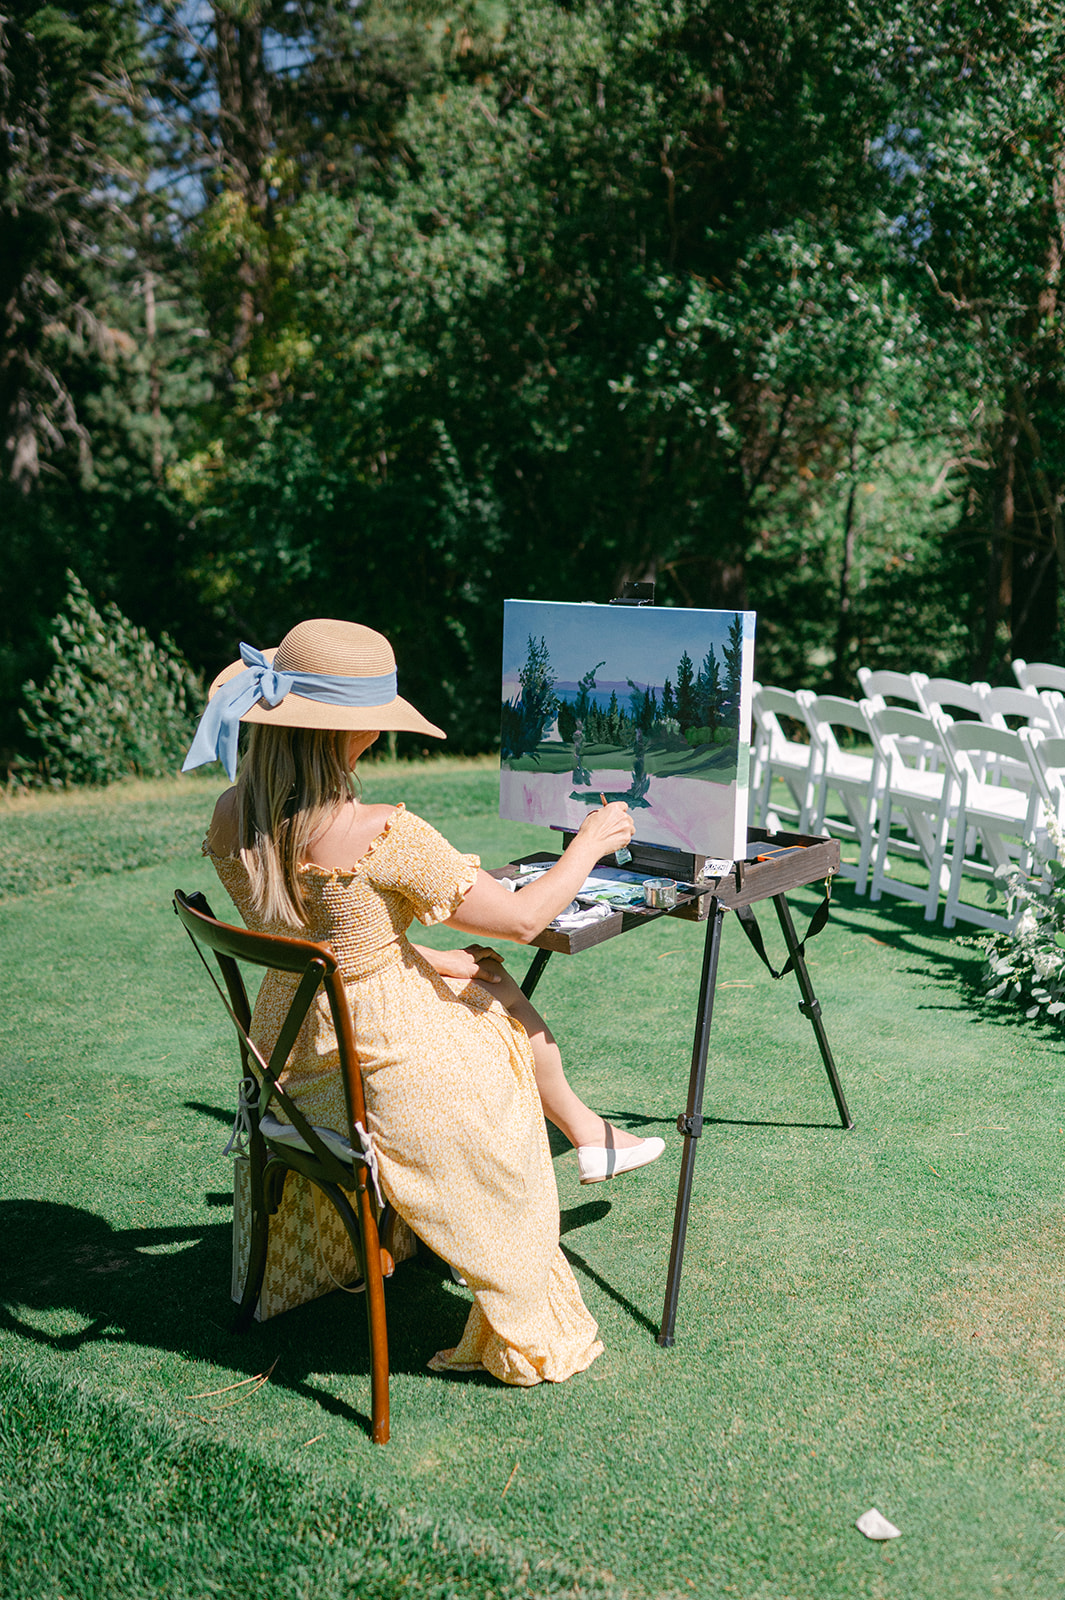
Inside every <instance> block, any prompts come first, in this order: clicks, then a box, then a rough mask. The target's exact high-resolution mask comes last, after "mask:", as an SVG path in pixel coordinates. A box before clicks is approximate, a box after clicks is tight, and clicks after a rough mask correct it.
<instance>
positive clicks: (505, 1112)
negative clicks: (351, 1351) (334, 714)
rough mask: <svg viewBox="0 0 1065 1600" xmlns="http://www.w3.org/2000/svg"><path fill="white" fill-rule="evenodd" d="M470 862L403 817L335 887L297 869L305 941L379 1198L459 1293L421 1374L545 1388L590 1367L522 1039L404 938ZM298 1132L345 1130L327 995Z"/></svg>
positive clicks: (263, 995) (284, 998) (263, 1043)
mask: <svg viewBox="0 0 1065 1600" xmlns="http://www.w3.org/2000/svg"><path fill="white" fill-rule="evenodd" d="M211 860H212V861H213V863H214V866H215V869H216V870H217V872H218V875H219V877H220V878H221V880H222V882H223V884H224V885H225V888H226V889H227V891H228V893H229V895H230V896H231V898H232V900H233V902H234V904H235V905H236V906H237V909H238V910H239V911H240V914H241V916H242V917H243V918H244V921H245V922H246V923H247V925H248V927H250V928H252V929H254V930H256V931H261V932H266V933H282V934H283V933H288V934H291V931H292V930H291V928H289V927H287V926H282V925H280V924H267V923H263V922H262V921H261V919H259V918H258V917H257V916H256V914H255V912H254V910H253V908H252V905H251V894H250V886H249V881H248V873H247V869H246V868H245V866H244V864H243V863H242V861H241V860H240V858H239V856H229V857H218V856H214V855H212V856H211ZM479 865H480V862H479V860H478V858H477V857H476V856H473V855H460V854H459V852H458V851H457V850H455V849H454V848H453V847H452V846H451V845H450V844H448V842H447V840H446V839H444V838H443V837H442V836H441V835H440V834H439V833H437V831H436V829H435V828H432V827H430V826H429V824H428V823H427V822H423V821H422V819H421V818H420V817H416V816H414V815H412V813H411V812H409V811H407V810H405V809H404V808H403V807H402V806H398V807H397V808H396V810H395V811H394V812H393V813H392V816H391V817H390V819H389V821H388V823H387V825H386V827H385V830H384V832H383V833H381V834H380V835H379V836H378V837H377V839H376V840H375V841H374V843H373V844H372V845H371V847H370V849H369V850H368V851H367V853H366V854H365V855H364V856H363V857H362V858H361V859H360V860H359V861H357V862H356V863H355V865H354V866H353V867H352V868H351V869H350V870H348V871H336V870H328V869H326V868H323V867H316V866H312V865H305V866H304V867H302V868H301V869H300V870H301V872H302V874H303V881H302V887H303V893H304V899H305V901H306V904H307V910H308V919H309V926H308V929H307V935H306V936H307V937H308V938H310V939H315V940H319V941H324V942H327V943H329V944H330V945H332V947H333V949H334V951H335V952H336V955H337V958H338V960H339V962H340V969H341V972H342V974H343V977H344V983H345V987H346V989H347V994H348V998H349V1000H350V1002H351V1008H352V1014H353V1016H354V1021H355V1038H356V1041H357V1045H358V1051H359V1061H360V1065H361V1067H362V1075H363V1080H364V1083H365V1091H366V1111H367V1120H368V1122H369V1125H370V1132H371V1134H372V1135H373V1138H374V1142H375V1144H376V1146H377V1153H378V1157H379V1161H380V1173H381V1182H382V1187H383V1189H384V1192H385V1194H386V1195H387V1197H388V1199H389V1200H390V1201H391V1202H392V1204H393V1205H394V1206H395V1208H396V1210H397V1211H398V1212H399V1214H400V1216H401V1217H403V1219H404V1220H405V1221H406V1222H407V1223H409V1225H410V1226H411V1227H412V1228H413V1230H414V1232H415V1233H416V1234H417V1235H418V1236H419V1238H421V1239H424V1240H425V1242H426V1244H428V1245H429V1246H430V1247H431V1248H432V1249H433V1250H435V1251H436V1252H437V1254H438V1255H440V1256H442V1257H443V1258H444V1260H445V1261H447V1262H449V1263H450V1264H451V1265H452V1266H453V1267H455V1268H456V1270H457V1271H458V1272H459V1273H460V1274H461V1276H462V1277H463V1278H465V1280H466V1282H467V1283H468V1285H469V1286H470V1288H471V1289H472V1291H473V1298H474V1304H473V1307H472V1309H471V1311H470V1315H469V1320H468V1321H467V1323H466V1328H465V1331H464V1332H463V1335H462V1339H461V1340H460V1342H459V1344H458V1345H457V1346H456V1348H455V1349H454V1350H442V1351H440V1352H439V1354H437V1355H435V1356H434V1357H433V1359H432V1360H431V1361H430V1363H429V1365H430V1366H431V1367H433V1368H434V1369H435V1370H437V1371H448V1370H450V1371H462V1372H467V1371H474V1370H476V1369H478V1368H481V1367H484V1368H486V1369H487V1370H488V1371H489V1372H492V1373H494V1374H495V1376H496V1377H497V1378H501V1379H502V1380H503V1382H504V1383H512V1384H524V1385H530V1384H535V1383H540V1382H542V1381H544V1380H547V1381H549V1382H553V1383H558V1382H561V1381H562V1379H564V1378H568V1377H571V1376H572V1374H573V1373H575V1372H582V1371H583V1370H584V1369H585V1367H587V1366H589V1365H590V1364H591V1362H592V1361H594V1360H595V1358H596V1356H597V1355H600V1354H601V1353H602V1349H603V1347H602V1345H601V1343H600V1342H599V1340H598V1339H597V1337H596V1334H597V1331H598V1330H597V1327H596V1324H595V1322H594V1321H593V1319H592V1317H591V1316H590V1315H589V1313H588V1311H587V1310H586V1308H585V1306H584V1303H583V1301H582V1300H581V1296H580V1291H579V1289H578V1288H577V1284H576V1282H575V1280H574V1278H573V1274H572V1272H571V1271H570V1268H569V1264H568V1263H567V1261H566V1259H565V1257H564V1256H563V1254H562V1252H561V1250H560V1249H559V1246H558V1233H559V1215H558V1191H557V1189H556V1187H555V1175H554V1169H553V1167H552V1165H551V1155H550V1150H549V1148H548V1143H547V1132H546V1129H545V1127H544V1118H543V1111H542V1109H541V1106H540V1098H539V1095H538V1093H537V1089H536V1078H535V1075H534V1072H533V1059H532V1050H531V1047H530V1045H529V1040H528V1036H527V1035H526V1033H525V1030H524V1029H523V1028H522V1026H521V1024H520V1023H518V1022H516V1021H515V1020H514V1019H513V1018H512V1017H511V1016H510V1015H509V1013H508V1012H507V1011H505V1010H504V1008H503V1007H502V1006H501V1005H500V1004H499V1002H498V1001H497V1000H494V999H493V998H492V996H491V993H490V992H489V990H488V988H487V986H486V985H484V984H481V983H477V982H473V981H470V982H467V981H466V980H464V979H459V978H443V977H441V976H440V974H439V973H438V972H436V971H435V969H434V968H432V967H431V966H429V964H428V962H427V961H426V960H425V959H424V957H422V956H421V955H419V953H418V952H417V951H416V950H415V949H414V948H413V947H412V946H411V944H410V942H409V941H408V939H407V935H406V930H407V928H408V927H409V926H410V923H411V920H412V918H414V917H417V918H418V920H419V921H420V922H422V923H424V924H426V925H430V924H432V923H435V922H444V921H446V920H447V918H448V917H451V916H453V915H454V914H455V912H456V911H457V910H458V907H459V905H460V904H461V902H462V899H463V897H464V895H465V894H466V893H467V892H468V891H469V889H470V888H471V886H472V884H473V882H474V879H475V878H476V875H477V869H478V867H479ZM296 981H297V980H296V979H295V978H294V977H293V976H291V975H290V974H286V973H275V972H271V973H267V975H266V977H265V978H264V980H263V983H262V987H261V988H260V991H259V995H258V998H257V1000H256V1003H255V1012H254V1017H253V1021H252V1036H253V1038H254V1039H255V1043H256V1044H257V1045H258V1047H259V1048H260V1049H261V1050H263V1051H264V1052H267V1053H268V1052H269V1050H270V1049H271V1048H272V1046H273V1043H274V1041H275V1039H276V1037H277V1034H278V1031H279V1029H280V1026H281V1019H282V1017H283V1016H284V1014H285V1011H286V1010H287V1007H288V1004H289V1002H290V1000H291V997H292V994H293V991H294V988H295V984H296ZM281 1081H282V1084H283V1086H284V1088H285V1089H286V1090H287V1092H288V1093H289V1094H290V1095H291V1096H292V1098H293V1099H294V1100H295V1101H296V1103H297V1104H298V1105H299V1107H300V1110H301V1111H302V1112H303V1113H304V1115H305V1116H306V1117H307V1118H308V1120H309V1121H310V1122H312V1123H315V1124H317V1125H318V1126H321V1127H328V1128H335V1129H338V1130H340V1131H344V1132H346V1129H347V1112H346V1109H345V1104H344V1090H343V1086H342V1083H341V1079H340V1069H339V1062H338V1058H337V1047H336V1035H335V1033H334V1031H333V1025H332V1021H331V1019H330V1016H329V1007H328V1003H327V1002H326V999H325V996H324V995H322V994H320V995H319V998H318V1005H317V1008H316V1009H315V1010H314V1011H313V1012H312V1013H311V1014H310V1015H309V1016H308V1018H307V1021H306V1022H305V1024H304V1027H303V1030H302V1032H301V1034H300V1037H299V1039H298V1040H297V1043H296V1047H295V1049H294V1051H293V1054H292V1057H291V1059H290V1062H289V1066H288V1068H287V1070H286V1073H285V1075H284V1077H283V1078H282V1080H281Z"/></svg>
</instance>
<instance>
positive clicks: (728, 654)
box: [721, 611, 743, 728]
mask: <svg viewBox="0 0 1065 1600" xmlns="http://www.w3.org/2000/svg"><path fill="white" fill-rule="evenodd" d="M724 653H725V683H724V692H723V694H722V697H721V698H722V710H723V715H724V720H725V722H726V723H727V724H728V726H729V727H730V728H738V727H739V725H740V693H741V690H742V686H743V618H742V617H741V616H740V614H739V612H738V611H737V612H735V613H734V615H733V618H732V621H731V622H730V623H729V630H728V644H727V645H726V646H725V652H724Z"/></svg>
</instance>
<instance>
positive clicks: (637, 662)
mask: <svg viewBox="0 0 1065 1600" xmlns="http://www.w3.org/2000/svg"><path fill="white" fill-rule="evenodd" d="M754 621H755V618H754V613H753V612H752V611H696V610H690V609H687V608H684V609H681V608H672V607H652V606H633V607H627V606H609V605H606V606H602V605H574V604H567V603H562V602H554V601H543V600H507V601H506V602H505V603H504V613H503V689H502V721H501V737H500V769H501V770H500V784H499V812H500V816H502V817H506V818H509V819H511V820H513V821H520V822H535V823H540V824H542V825H545V826H553V827H558V828H565V829H575V828H578V827H579V826H580V824H581V822H582V821H583V819H584V817H585V816H587V814H588V807H589V806H597V805H599V804H601V796H602V797H605V798H606V799H607V800H624V801H625V802H626V804H627V805H628V806H629V807H630V809H631V810H632V814H633V820H634V821H635V824H636V839H637V840H638V841H640V842H642V843H646V844H649V845H660V846H664V847H666V848H667V849H671V850H677V851H685V852H689V853H693V854H698V855H702V856H717V857H725V858H728V859H735V858H739V857H742V856H743V855H744V854H745V852H746V847H747V803H748V773H749V766H750V743H751V690H752V682H753V675H754Z"/></svg>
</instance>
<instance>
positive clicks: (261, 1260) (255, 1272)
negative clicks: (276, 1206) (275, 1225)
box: [233, 1178, 270, 1333]
mask: <svg viewBox="0 0 1065 1600" xmlns="http://www.w3.org/2000/svg"><path fill="white" fill-rule="evenodd" d="M269 1245H270V1213H269V1212H268V1211H267V1209H266V1206H265V1204H264V1202H263V1194H262V1185H261V1182H258V1183H257V1182H256V1181H255V1180H254V1178H253V1179H252V1192H251V1236H250V1238H249V1240H248V1270H247V1273H246V1274H245V1277H244V1289H243V1292H242V1294H241V1297H240V1304H239V1306H238V1307H237V1314H236V1316H235V1317H234V1319H233V1332H234V1333H243V1332H244V1331H245V1329H246V1328H248V1327H249V1326H250V1324H251V1320H252V1318H253V1317H254V1315H255V1308H256V1306H257V1305H258V1304H259V1295H260V1294H261V1292H262V1287H263V1277H264V1276H265V1273H266V1254H267V1250H268V1248H269Z"/></svg>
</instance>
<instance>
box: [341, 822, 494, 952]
mask: <svg viewBox="0 0 1065 1600" xmlns="http://www.w3.org/2000/svg"><path fill="white" fill-rule="evenodd" d="M480 865H481V858H480V856H475V855H463V854H462V853H461V852H460V851H458V850H456V849H455V847H454V845H451V844H449V843H448V841H447V840H446V839H445V838H444V836H443V834H440V833H437V831H436V829H435V828H434V827H432V826H431V825H430V824H429V823H428V822H425V821H423V819H422V818H421V817H416V816H415V815H414V814H413V813H412V812H410V811H407V810H406V809H405V808H404V807H403V806H399V807H397V809H396V811H395V813H394V815H393V817H392V819H391V822H390V823H389V826H388V829H387V832H386V834H385V836H384V837H383V838H382V839H381V840H379V841H378V844H377V847H376V849H375V850H374V853H373V857H372V859H371V860H370V862H369V863H368V867H369V871H368V873H367V876H368V877H369V878H370V880H371V881H372V882H373V883H375V884H377V885H378V887H379V888H382V889H395V890H397V891H398V892H399V893H401V894H402V895H403V896H404V898H405V899H406V900H407V901H409V903H410V906H411V908H412V910H413V912H414V915H415V916H416V917H417V919H418V921H419V922H421V923H423V924H424V925H425V926H426V927H431V926H432V924H433V923H435V922H446V921H447V919H448V918H449V917H452V916H454V914H455V912H456V911H457V910H458V908H459V906H460V905H461V904H462V901H463V899H464V898H465V896H466V895H467V894H468V893H469V891H470V889H472V887H473V885H474V883H475V881H476V878H477V873H478V870H479V868H480Z"/></svg>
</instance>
